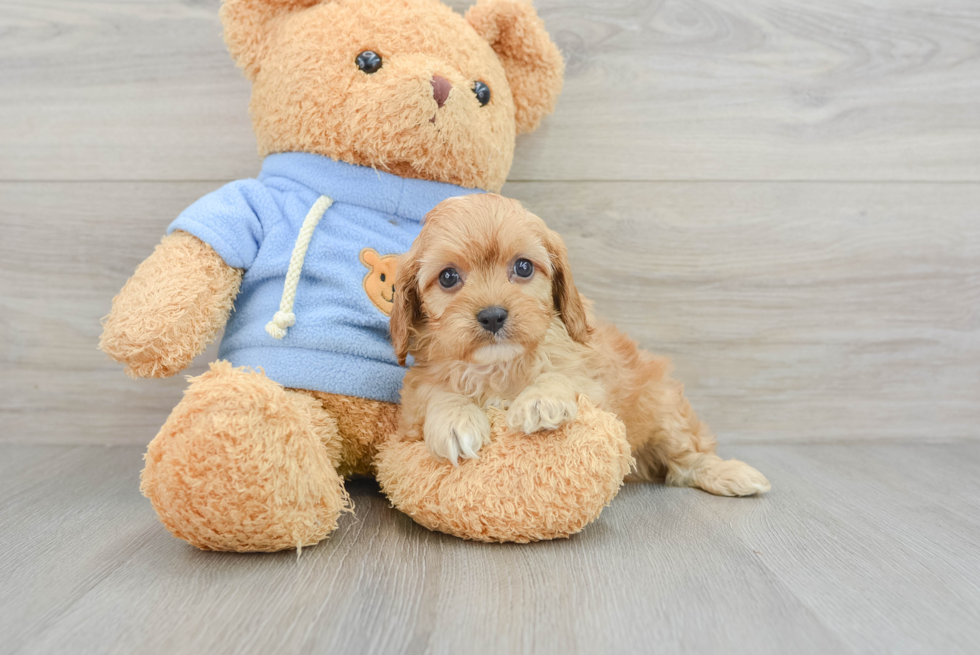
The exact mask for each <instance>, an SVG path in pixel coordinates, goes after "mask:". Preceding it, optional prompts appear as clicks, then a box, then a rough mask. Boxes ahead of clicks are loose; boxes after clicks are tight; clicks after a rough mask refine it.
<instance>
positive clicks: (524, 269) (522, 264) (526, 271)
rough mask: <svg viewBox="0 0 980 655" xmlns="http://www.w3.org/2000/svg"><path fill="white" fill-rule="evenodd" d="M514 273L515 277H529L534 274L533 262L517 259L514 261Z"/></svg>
mask: <svg viewBox="0 0 980 655" xmlns="http://www.w3.org/2000/svg"><path fill="white" fill-rule="evenodd" d="M514 274H515V275H517V277H523V278H528V277H531V275H533V274H534V264H532V263H531V262H530V261H529V260H527V259H518V260H517V261H516V262H514Z"/></svg>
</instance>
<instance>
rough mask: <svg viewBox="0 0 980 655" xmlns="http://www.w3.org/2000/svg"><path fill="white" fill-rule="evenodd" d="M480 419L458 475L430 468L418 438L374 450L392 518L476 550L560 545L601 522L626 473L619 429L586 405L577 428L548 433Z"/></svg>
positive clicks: (440, 465) (500, 417) (432, 462)
mask: <svg viewBox="0 0 980 655" xmlns="http://www.w3.org/2000/svg"><path fill="white" fill-rule="evenodd" d="M487 411H488V413H489V416H490V424H491V426H492V434H491V443H490V444H489V445H487V446H484V447H483V449H482V450H481V451H480V457H479V459H472V460H465V461H463V462H461V463H460V465H459V467H453V466H448V465H447V464H446V463H445V462H440V461H437V460H436V459H435V458H433V457H432V455H431V454H430V453H429V451H428V450H427V449H426V447H425V443H424V442H423V441H422V440H421V439H393V440H389V441H386V442H383V443H382V444H381V446H380V450H379V453H378V459H377V462H376V468H377V477H378V481H379V482H380V483H381V488H382V489H383V490H384V492H385V494H387V496H388V498H390V499H391V502H392V503H393V504H394V505H395V506H396V507H397V508H398V509H400V510H401V511H403V512H405V513H406V514H408V515H409V516H411V517H412V518H413V519H415V521H417V522H418V523H420V524H421V525H424V526H425V527H427V528H429V529H430V530H438V531H440V532H447V533H449V534H453V535H456V536H458V537H463V538H464V539H472V540H475V541H497V542H503V541H513V542H517V543H527V542H529V541H541V540H544V539H556V538H559V537H567V536H569V535H571V534H574V533H576V532H578V531H580V530H581V529H582V528H584V527H585V526H586V525H587V524H588V523H590V522H592V521H593V520H595V519H596V518H597V517H598V516H599V514H600V512H601V511H602V509H603V508H604V507H605V506H606V505H608V504H609V502H610V501H612V499H613V498H614V497H615V496H616V494H617V492H618V491H619V488H620V486H621V485H622V482H623V478H624V477H625V476H626V474H627V473H629V471H630V467H631V466H632V464H633V458H632V456H631V455H630V446H629V443H628V442H627V441H626V429H625V427H624V426H623V424H622V423H621V422H620V421H619V420H618V419H617V418H616V417H615V416H614V415H612V414H609V413H607V412H603V411H600V410H598V409H596V408H595V407H594V406H593V405H592V404H591V403H590V402H589V401H588V399H587V398H585V397H584V396H583V397H582V398H580V399H579V402H578V416H577V418H576V419H575V421H574V422H573V423H570V424H567V425H565V426H564V427H562V428H560V429H558V430H555V431H553V432H541V433H537V434H533V435H525V434H520V433H516V432H513V431H510V430H509V429H508V428H507V426H506V422H505V418H504V412H502V411H500V410H497V409H492V408H491V409H488V410H487Z"/></svg>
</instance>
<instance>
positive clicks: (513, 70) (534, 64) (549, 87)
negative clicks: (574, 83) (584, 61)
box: [466, 0, 565, 134]
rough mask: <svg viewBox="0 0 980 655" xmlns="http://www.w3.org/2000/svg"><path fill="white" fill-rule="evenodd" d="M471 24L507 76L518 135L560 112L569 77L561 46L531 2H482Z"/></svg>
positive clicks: (469, 17) (470, 16)
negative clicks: (565, 80)
mask: <svg viewBox="0 0 980 655" xmlns="http://www.w3.org/2000/svg"><path fill="white" fill-rule="evenodd" d="M466 20H467V21H468V22H469V24H470V25H472V26H473V29H475V30H476V31H477V33H478V34H479V35H480V36H482V37H483V38H484V39H486V40H487V41H488V42H489V43H490V46H491V47H492V48H493V50H494V52H496V53H497V57H498V58H499V59H500V63H501V64H503V66H504V71H505V72H506V73H507V82H508V83H509V84H510V90H511V93H513V95H514V107H515V108H516V112H515V119H516V121H517V133H518V134H523V133H525V132H533V131H534V130H536V129H537V127H538V124H539V123H540V122H541V119H542V118H543V117H544V116H546V115H547V114H550V113H551V112H552V111H554V109H555V103H556V102H557V101H558V94H559V93H561V87H562V83H563V78H564V74H565V63H564V61H563V60H562V58H561V52H559V51H558V46H556V45H555V44H554V42H553V41H552V40H551V37H549V36H548V33H547V32H546V31H545V29H544V23H543V22H542V21H541V19H540V18H538V15H537V13H536V12H535V11H534V8H533V7H532V6H531V3H530V2H529V1H526V0H523V1H522V0H479V2H477V3H476V4H475V5H474V6H472V7H470V9H469V11H467V12H466Z"/></svg>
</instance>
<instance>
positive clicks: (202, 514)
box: [140, 361, 349, 552]
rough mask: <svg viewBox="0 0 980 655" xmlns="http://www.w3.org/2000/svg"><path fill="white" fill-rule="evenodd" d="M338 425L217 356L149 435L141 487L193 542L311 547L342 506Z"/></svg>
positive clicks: (309, 402) (207, 546)
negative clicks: (335, 458) (334, 455)
mask: <svg viewBox="0 0 980 655" xmlns="http://www.w3.org/2000/svg"><path fill="white" fill-rule="evenodd" d="M336 433H337V428H336V424H335V423H334V422H333V420H332V419H331V418H330V417H329V415H327V414H326V413H325V412H324V411H323V410H322V409H320V408H319V406H318V404H317V403H316V401H315V400H314V399H313V398H311V397H309V396H308V395H306V394H301V393H297V392H292V391H287V390H286V389H283V388H282V387H281V386H280V385H278V384H276V383H275V382H273V381H271V380H269V378H267V377H266V376H265V375H264V374H263V373H261V372H253V371H246V370H243V369H235V368H233V367H232V366H231V364H229V363H228V362H221V361H219V362H215V363H213V364H212V365H211V370H210V371H208V372H207V373H205V374H204V375H201V376H200V377H197V378H192V380H191V385H190V387H189V388H188V389H187V391H186V392H185V393H184V398H183V400H181V402H180V403H179V404H178V405H177V407H175V408H174V410H173V412H172V413H171V414H170V417H169V418H168V419H167V422H166V423H165V424H164V426H163V427H162V428H161V430H160V432H159V434H157V436H156V437H155V438H154V439H153V441H152V442H151V443H150V445H149V448H148V449H147V453H146V458H145V460H146V467H145V468H144V470H143V474H142V482H141V485H140V488H141V490H142V491H143V494H144V495H145V496H146V497H147V498H149V499H150V501H151V502H152V503H153V507H154V509H156V511H157V514H158V515H159V517H160V520H161V521H162V522H163V524H164V525H165V526H166V527H167V529H168V530H169V531H170V532H171V533H172V534H173V535H174V536H176V537H179V538H180V539H183V540H184V541H187V542H188V543H190V544H192V545H194V546H197V547H198V548H201V549H204V550H226V551H238V552H250V551H264V552H271V551H278V550H286V549H291V548H302V547H304V546H311V545H313V544H316V543H317V542H319V541H321V540H322V539H324V538H325V537H326V536H327V535H328V534H330V533H331V532H332V531H333V530H334V528H336V526H337V519H338V517H339V516H340V513H341V512H342V511H345V510H346V509H347V508H348V506H349V499H348V496H347V493H346V491H345V490H344V486H343V481H342V479H341V478H340V476H339V475H338V474H337V471H336V469H335V464H334V463H333V462H332V461H331V458H330V447H329V445H330V443H334V444H336V443H337V436H336ZM325 446H327V447H325Z"/></svg>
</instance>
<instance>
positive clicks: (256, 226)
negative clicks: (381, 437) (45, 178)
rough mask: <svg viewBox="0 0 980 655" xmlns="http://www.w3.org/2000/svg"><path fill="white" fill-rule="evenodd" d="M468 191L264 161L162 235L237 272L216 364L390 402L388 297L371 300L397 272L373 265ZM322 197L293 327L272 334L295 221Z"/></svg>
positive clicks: (354, 170)
mask: <svg viewBox="0 0 980 655" xmlns="http://www.w3.org/2000/svg"><path fill="white" fill-rule="evenodd" d="M469 193H479V191H478V190H475V189H466V188H463V187H460V186H455V185H452V184H444V183H441V182H429V181H425V180H413V179H405V178H401V177H398V176H396V175H391V174H388V173H382V172H379V171H375V170H373V169H371V168H366V167H363V166H354V165H352V164H346V163H343V162H337V161H333V160H332V159H330V158H328V157H323V156H320V155H314V154H309V153H295V152H294V153H282V154H275V155H270V156H268V157H266V159H265V161H264V162H263V165H262V174H261V175H259V177H258V179H254V180H253V179H249V180H238V181H237V182H232V183H230V184H228V185H226V186H224V187H222V188H221V189H219V190H218V191H215V192H214V193H211V194H208V195H206V196H204V197H203V198H201V199H200V200H198V201H197V202H195V203H194V204H193V205H191V206H190V207H189V208H188V209H187V210H185V211H184V212H183V213H182V214H181V215H180V216H178V217H177V219H176V220H175V221H174V222H173V223H172V224H171V225H170V227H169V229H168V233H170V232H173V231H174V230H183V231H185V232H189V233H190V234H193V235H194V236H196V237H197V238H199V239H201V240H202V241H204V242H205V243H207V244H208V245H210V246H211V247H212V248H214V250H215V251H216V252H217V253H218V255H219V256H221V258H222V259H223V260H224V261H225V263H227V264H228V265H229V266H233V267H235V268H241V269H244V270H245V275H244V277H243V278H242V286H241V291H240V292H239V294H238V298H237V300H236V301H235V311H234V312H233V313H232V315H231V318H230V320H229V323H228V326H227V327H226V329H225V336H224V339H223V340H222V342H221V348H220V350H219V357H221V358H222V359H226V360H229V361H230V362H231V363H232V364H233V365H235V366H251V367H253V368H259V367H261V368H262V369H263V370H264V371H265V373H266V375H267V376H268V377H269V378H271V379H272V380H275V381H276V382H278V383H280V384H282V385H283V386H286V387H295V388H299V389H310V390H314V391H326V392H329V393H336V394H343V395H347V396H359V397H362V398H372V399H375V400H384V401H389V402H397V401H398V395H399V391H400V389H401V383H402V378H403V377H404V374H405V369H404V368H402V367H401V366H399V365H398V362H397V361H396V360H395V356H394V352H393V350H392V347H391V341H390V337H389V331H388V316H387V313H386V311H385V310H387V311H390V309H388V308H387V307H386V300H388V299H390V297H385V298H381V299H379V298H378V297H377V296H378V295H379V293H378V289H382V290H384V289H388V288H389V287H390V286H391V283H392V282H393V281H394V280H390V279H388V277H390V276H391V272H392V271H393V270H394V269H393V264H392V265H391V267H390V268H388V267H387V266H381V265H379V264H378V262H379V260H381V259H382V258H384V257H385V256H386V255H397V254H400V253H403V252H405V251H407V250H408V249H409V248H410V247H411V245H412V241H413V240H414V239H415V237H416V236H418V234H419V231H420V230H421V221H422V218H423V217H424V216H425V214H426V213H428V211H429V210H430V209H432V208H433V207H435V206H436V205H437V204H439V203H440V202H442V201H443V200H445V199H446V198H449V197H452V196H459V195H464V194H469ZM321 196H327V197H328V198H330V199H331V200H333V204H332V205H330V207H329V209H327V210H326V213H325V214H323V217H322V218H321V219H320V221H319V223H318V224H317V226H316V228H315V230H314V231H313V236H312V239H311V240H310V244H309V250H308V251H307V254H306V257H305V259H304V261H303V265H302V269H301V275H300V278H299V283H298V285H297V287H296V299H295V304H294V308H293V313H294V314H295V324H294V325H292V326H291V327H289V328H288V330H287V333H286V336H285V337H284V338H282V339H276V338H274V337H272V336H270V334H269V333H267V332H266V330H265V326H266V324H267V323H269V321H270V320H271V319H272V318H273V316H274V315H275V314H276V311H277V310H278V309H279V305H280V299H281V298H282V295H283V289H284V285H285V280H286V271H287V268H288V266H289V260H290V256H291V255H292V253H293V249H294V246H295V244H296V240H297V236H298V235H299V232H300V228H301V226H302V225H303V220H304V218H306V216H307V214H308V213H309V212H310V209H311V208H312V207H313V205H314V203H316V201H317V199H318V198H320V197H321ZM372 251H373V252H372ZM388 261H389V262H390V261H391V260H388ZM375 268H377V270H374V269H375ZM386 270H387V276H388V277H381V276H382V275H385V271H386ZM372 276H376V278H377V279H372ZM382 280H384V282H382Z"/></svg>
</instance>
